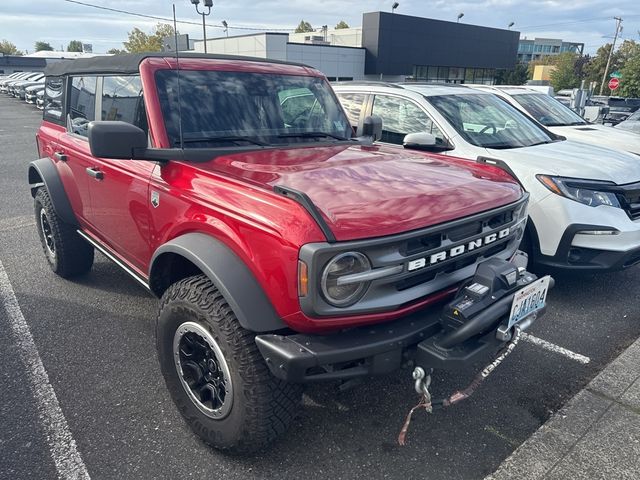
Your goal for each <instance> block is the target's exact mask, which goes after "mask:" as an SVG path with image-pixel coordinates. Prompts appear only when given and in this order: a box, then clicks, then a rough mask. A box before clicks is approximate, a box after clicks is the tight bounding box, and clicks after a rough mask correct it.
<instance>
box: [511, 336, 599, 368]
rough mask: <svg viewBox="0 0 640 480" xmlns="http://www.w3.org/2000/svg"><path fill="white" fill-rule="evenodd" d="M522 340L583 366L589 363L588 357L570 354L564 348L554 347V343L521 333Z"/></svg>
mask: <svg viewBox="0 0 640 480" xmlns="http://www.w3.org/2000/svg"><path fill="white" fill-rule="evenodd" d="M522 340H524V341H525V342H529V343H531V344H533V345H537V346H539V347H541V348H544V349H545V350H549V351H550V352H554V353H557V354H559V355H562V356H565V357H567V358H570V359H571V360H575V361H576V362H578V363H582V364H584V365H586V364H587V363H589V362H590V361H591V359H590V358H589V357H585V356H584V355H580V354H579V353H576V352H572V351H571V350H568V349H566V348H564V347H561V346H559V345H556V344H555V343H551V342H547V341H546V340H543V339H541V338H538V337H535V336H533V335H531V334H528V333H524V332H523V333H522Z"/></svg>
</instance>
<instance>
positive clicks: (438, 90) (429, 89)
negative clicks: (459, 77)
mask: <svg viewBox="0 0 640 480" xmlns="http://www.w3.org/2000/svg"><path fill="white" fill-rule="evenodd" d="M331 85H333V86H335V87H338V88H340V87H353V88H355V89H358V90H370V89H376V90H377V89H395V90H398V89H403V90H409V91H412V92H416V93H419V94H420V95H424V96H425V97H432V96H436V95H459V94H474V95H477V94H482V93H483V92H479V91H478V90H473V89H471V88H467V87H465V86H464V85H456V84H454V83H419V82H403V83H388V82H358V81H355V82H334V83H332V84H331Z"/></svg>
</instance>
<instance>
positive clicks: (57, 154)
mask: <svg viewBox="0 0 640 480" xmlns="http://www.w3.org/2000/svg"><path fill="white" fill-rule="evenodd" d="M53 156H54V157H56V160H60V161H61V162H66V161H67V156H66V155H65V154H64V153H62V152H55V153H54V154H53Z"/></svg>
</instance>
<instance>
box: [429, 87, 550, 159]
mask: <svg viewBox="0 0 640 480" xmlns="http://www.w3.org/2000/svg"><path fill="white" fill-rule="evenodd" d="M425 98H426V100H427V101H428V102H429V103H431V104H432V105H433V106H434V107H435V108H436V109H437V110H438V111H439V112H440V114H441V115H443V116H444V117H445V118H446V119H447V121H448V122H449V123H450V124H451V125H452V126H453V128H455V129H456V131H457V132H458V133H459V134H460V135H461V136H462V137H463V138H464V139H465V140H467V141H468V142H469V143H471V144H472V145H476V146H478V147H484V148H501V149H507V148H519V147H530V146H532V145H539V144H542V143H551V142H553V141H554V140H553V139H552V138H551V137H550V136H549V135H548V134H547V133H546V132H545V131H544V130H543V129H541V128H540V127H539V126H538V125H536V124H535V123H534V122H532V121H531V120H530V119H529V118H527V117H526V116H525V115H524V114H523V113H522V112H519V111H518V110H517V109H515V108H514V107H512V106H511V105H509V104H507V103H506V102H504V101H503V100H501V99H500V98H498V97H496V96H495V95H490V94H462V95H437V96H432V97H425Z"/></svg>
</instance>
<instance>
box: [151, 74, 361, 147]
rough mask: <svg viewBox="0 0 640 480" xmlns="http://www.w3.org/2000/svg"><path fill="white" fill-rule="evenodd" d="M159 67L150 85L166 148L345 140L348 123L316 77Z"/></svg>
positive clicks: (348, 133)
mask: <svg viewBox="0 0 640 480" xmlns="http://www.w3.org/2000/svg"><path fill="white" fill-rule="evenodd" d="M177 79H178V76H177V75H176V71H175V70H159V71H158V72H157V73H156V84H157V88H158V95H159V97H160V105H161V108H162V113H163V115H164V121H165V126H166V129H167V135H168V137H169V141H170V142H171V146H173V147H176V146H179V145H180V116H182V132H183V140H184V147H185V148H207V147H225V146H234V145H241V146H245V145H251V144H253V145H273V144H288V143H300V142H318V141H333V142H335V141H337V140H346V139H348V138H350V136H351V127H350V125H349V121H348V120H347V118H346V116H345V114H344V112H343V110H342V108H341V107H340V104H339V103H338V101H337V100H336V98H335V96H334V95H333V92H332V91H331V88H330V87H329V85H328V83H327V82H326V81H325V80H324V79H323V78H319V77H311V76H296V75H278V74H270V73H248V72H225V71H213V70H203V71H200V70H198V71H194V70H181V71H180V109H179V108H178V98H179V97H178V81H177Z"/></svg>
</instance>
